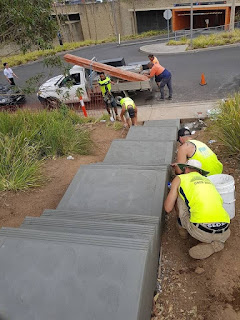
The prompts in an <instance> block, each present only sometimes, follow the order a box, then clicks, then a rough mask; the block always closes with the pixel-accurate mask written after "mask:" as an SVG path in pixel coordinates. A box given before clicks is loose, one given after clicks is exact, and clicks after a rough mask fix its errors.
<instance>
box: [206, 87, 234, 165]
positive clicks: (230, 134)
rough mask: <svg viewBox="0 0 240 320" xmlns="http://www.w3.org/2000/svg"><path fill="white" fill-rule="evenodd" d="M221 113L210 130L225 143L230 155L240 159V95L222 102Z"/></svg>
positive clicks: (213, 121) (216, 116) (212, 123)
mask: <svg viewBox="0 0 240 320" xmlns="http://www.w3.org/2000/svg"><path fill="white" fill-rule="evenodd" d="M219 111H220V112H219V113H218V114H217V115H215V117H214V119H213V120H212V122H211V124H210V127H209V129H210V130H211V131H212V132H214V134H215V136H216V137H218V139H219V140H220V141H221V142H222V143H223V145H224V146H225V147H226V151H227V152H228V154H229V155H235V156H237V157H238V158H239V159H240V93H236V94H235V95H234V96H233V97H230V98H229V99H228V100H226V101H223V102H220V103H219Z"/></svg>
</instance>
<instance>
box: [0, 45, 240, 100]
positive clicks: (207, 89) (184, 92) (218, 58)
mask: <svg viewBox="0 0 240 320" xmlns="http://www.w3.org/2000/svg"><path fill="white" fill-rule="evenodd" d="M154 43H156V42H154ZM149 44H150V43H149ZM141 45H142V44H141V43H140V42H137V43H136V44H131V45H123V46H118V45H117V44H112V43H111V44H103V45H96V46H91V47H85V48H82V49H78V50H75V51H73V52H71V54H74V55H77V56H81V57H84V58H87V59H91V58H93V57H94V56H95V57H96V58H97V60H105V59H112V58H119V57H124V58H125V61H126V63H131V62H137V61H146V60H147V56H146V54H144V53H142V52H140V51H139V48H140V47H141ZM62 56H63V55H62ZM158 58H159V62H160V63H161V64H162V65H163V66H164V67H166V68H167V69H168V70H169V71H171V73H172V79H173V90H174V95H173V102H178V101H179V102H183V101H197V100H201V101H202V100H212V99H219V98H223V97H226V96H227V95H228V94H229V93H231V92H234V91H237V90H239V89H240V47H231V48H225V49H219V50H212V51H204V52H198V53H184V54H178V55H168V56H159V57H158ZM13 69H14V72H15V73H16V74H17V75H18V76H19V80H17V81H16V82H17V83H18V84H19V85H20V86H24V85H25V81H26V80H27V79H29V78H30V77H32V76H34V75H36V74H38V73H43V74H44V78H42V80H41V82H44V81H46V80H47V79H48V78H50V77H52V76H54V75H57V74H59V73H60V70H59V69H57V68H53V69H48V68H46V67H44V65H43V63H42V62H41V61H40V62H34V63H29V64H27V65H23V66H19V67H15V68H13ZM201 73H204V75H205V78H206V81H207V85H206V86H200V85H199V83H200V80H201ZM4 82H6V80H5V79H4V77H3V73H2V72H1V74H0V83H4ZM158 95H159V93H158V92H153V93H149V92H142V93H138V94H137V95H135V96H134V97H133V98H134V99H135V101H136V103H137V104H138V105H144V104H152V103H156V100H155V98H156V97H157V96H158ZM28 101H30V102H31V103H34V102H35V101H37V100H36V98H35V95H34V96H32V97H28Z"/></svg>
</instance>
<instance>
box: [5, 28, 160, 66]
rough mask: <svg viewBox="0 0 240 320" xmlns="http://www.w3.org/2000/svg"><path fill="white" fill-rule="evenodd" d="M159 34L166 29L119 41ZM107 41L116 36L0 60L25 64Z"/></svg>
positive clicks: (126, 37)
mask: <svg viewBox="0 0 240 320" xmlns="http://www.w3.org/2000/svg"><path fill="white" fill-rule="evenodd" d="M161 34H166V31H164V30H152V31H147V32H143V33H140V34H137V35H129V36H124V37H121V41H127V40H134V39H143V38H147V37H153V36H157V35H161ZM109 42H116V38H115V37H111V38H107V39H104V40H98V41H95V40H85V41H80V42H66V43H64V44H63V45H62V46H60V45H57V46H54V47H53V48H52V49H47V50H36V51H32V52H27V53H26V54H17V55H12V56H6V57H1V61H2V62H5V61H7V62H8V63H9V65H11V66H18V65H21V64H26V63H27V62H29V61H36V60H38V59H41V58H45V57H48V56H52V55H55V54H57V53H60V52H64V51H70V50H74V49H78V48H81V47H86V46H91V45H96V44H102V43H109ZM1 68H2V63H1Z"/></svg>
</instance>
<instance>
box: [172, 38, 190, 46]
mask: <svg viewBox="0 0 240 320" xmlns="http://www.w3.org/2000/svg"><path fill="white" fill-rule="evenodd" d="M188 43H189V39H187V38H186V37H182V38H181V39H180V40H170V41H168V43H167V45H168V46H180V45H184V44H188Z"/></svg>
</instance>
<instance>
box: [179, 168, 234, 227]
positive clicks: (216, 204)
mask: <svg viewBox="0 0 240 320" xmlns="http://www.w3.org/2000/svg"><path fill="white" fill-rule="evenodd" d="M179 178H180V180H181V182H180V186H179V189H178V192H179V195H180V197H181V198H182V199H183V201H184V202H185V204H186V206H187V207H188V210H189V213H190V222H193V223H211V222H212V223H213V222H226V223H229V222H230V218H229V215H228V213H227V211H226V210H225V209H224V208H223V206H222V204H223V200H222V197H221V196H220V194H219V193H218V191H217V189H216V188H215V186H214V185H213V184H212V182H211V181H210V180H209V179H208V178H206V177H204V176H202V175H201V174H200V173H198V172H190V173H187V174H180V175H179Z"/></svg>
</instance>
